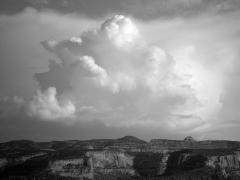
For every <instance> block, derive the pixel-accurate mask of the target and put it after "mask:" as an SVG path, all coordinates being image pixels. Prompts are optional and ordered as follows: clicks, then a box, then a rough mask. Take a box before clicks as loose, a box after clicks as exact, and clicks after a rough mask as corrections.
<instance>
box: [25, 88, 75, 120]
mask: <svg viewBox="0 0 240 180" xmlns="http://www.w3.org/2000/svg"><path fill="white" fill-rule="evenodd" d="M56 96H57V91H56V89H55V88H54V87H49V88H48V89H47V90H46V91H45V92H41V91H38V92H37V95H36V96H34V97H33V99H32V101H30V102H29V111H28V113H29V114H30V115H31V116H38V117H40V118H42V119H45V120H55V119H59V118H60V119H61V118H72V117H74V113H75V111H76V109H75V106H74V104H73V103H72V102H71V101H70V100H62V101H59V100H58V99H57V97H56Z"/></svg>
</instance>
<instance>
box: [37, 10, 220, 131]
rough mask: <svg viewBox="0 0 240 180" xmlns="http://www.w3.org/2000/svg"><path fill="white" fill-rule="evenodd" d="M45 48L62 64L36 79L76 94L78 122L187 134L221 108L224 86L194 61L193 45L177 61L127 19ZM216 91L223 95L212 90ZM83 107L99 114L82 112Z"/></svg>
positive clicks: (46, 44)
mask: <svg viewBox="0 0 240 180" xmlns="http://www.w3.org/2000/svg"><path fill="white" fill-rule="evenodd" d="M42 44H43V46H44V47H45V49H46V50H48V51H49V52H51V53H53V54H55V55H56V57H57V58H59V59H60V62H59V61H56V62H53V64H55V65H54V66H49V72H45V73H39V74H36V79H37V80H38V82H39V84H40V86H41V87H42V88H43V87H48V86H58V87H59V91H60V92H68V93H70V94H72V95H73V96H74V98H75V99H76V102H77V105H76V111H77V116H76V117H77V118H76V119H79V120H86V119H88V120H98V121H101V122H102V123H104V124H105V125H107V126H127V127H130V126H143V125H144V126H152V127H156V126H158V127H161V126H164V127H167V128H170V129H180V130H183V131H184V130H187V129H192V128H193V127H198V126H202V125H204V124H205V123H206V122H207V121H208V119H209V118H211V117H212V116H213V114H214V113H216V112H217V111H218V110H219V108H220V107H221V104H220V103H219V98H220V93H221V87H220V86H219V84H218V83H217V81H216V78H215V75H214V74H213V73H212V72H211V71H208V70H206V69H205V68H203V67H202V65H201V64H200V63H198V62H196V61H193V60H192V59H194V58H195V57H194V51H195V47H194V46H189V47H186V48H183V49H180V50H178V51H176V52H174V56H172V55H171V54H169V53H168V52H167V51H165V50H164V49H163V48H160V47H159V46H156V45H150V44H148V42H147V41H145V40H144V36H142V35H141V33H140V31H139V28H138V26H137V23H134V20H132V19H130V18H128V17H125V16H122V15H116V16H113V17H111V18H109V19H107V20H106V21H105V22H104V23H103V24H102V25H101V26H100V27H99V28H97V29H93V30H90V31H86V32H84V33H83V34H82V35H81V36H79V37H72V38H69V39H68V40H63V41H56V40H48V41H44V42H43V43H42ZM53 77H55V81H52V82H51V83H49V82H47V81H46V79H52V78H53ZM57 77H64V78H63V79H64V81H65V82H68V84H69V86H66V87H68V88H64V89H62V88H61V86H59V85H58V84H59V82H58V80H57V79H58V78H57ZM212 87H216V88H219V91H214V90H212V91H209V89H210V88H212ZM207 91H209V92H207ZM82 107H91V109H94V111H84V113H82V111H81V109H83V108H82ZM58 109H59V108H58Z"/></svg>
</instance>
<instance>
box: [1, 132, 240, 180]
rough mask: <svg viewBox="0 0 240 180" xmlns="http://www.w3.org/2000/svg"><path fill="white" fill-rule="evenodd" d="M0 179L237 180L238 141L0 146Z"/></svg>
mask: <svg viewBox="0 0 240 180" xmlns="http://www.w3.org/2000/svg"><path fill="white" fill-rule="evenodd" d="M0 179H1V180H10V179H11V180H15V179H16V180H18V179H19V180H32V179H34V180H55V179H56V180H58V179H60V180H76V179H78V180H79V179H86V180H87V179H96V180H140V179H146V180H240V142H236V141H195V140H194V139H192V138H191V137H187V138H185V139H184V140H182V141H179V140H166V139H154V140H151V141H150V142H146V141H143V140H141V139H138V138H136V137H132V136H125V137H123V138H119V139H97V140H86V141H80V140H69V141H52V142H33V141H28V140H21V141H10V142H6V143H1V144H0Z"/></svg>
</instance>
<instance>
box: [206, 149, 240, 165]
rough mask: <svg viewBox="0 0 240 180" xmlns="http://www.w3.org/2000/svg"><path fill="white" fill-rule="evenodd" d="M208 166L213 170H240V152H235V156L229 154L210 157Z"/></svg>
mask: <svg viewBox="0 0 240 180" xmlns="http://www.w3.org/2000/svg"><path fill="white" fill-rule="evenodd" d="M206 165H208V166H210V167H213V168H221V169H225V168H230V169H239V168H240V152H235V153H234V154H229V155H225V156H211V157H208V161H207V163H206Z"/></svg>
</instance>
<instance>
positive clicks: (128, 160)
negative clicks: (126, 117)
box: [49, 150, 135, 178]
mask: <svg viewBox="0 0 240 180" xmlns="http://www.w3.org/2000/svg"><path fill="white" fill-rule="evenodd" d="M133 159H134V157H133V156H131V155H129V154H127V153H125V152H120V151H107V150H104V151H89V152H86V153H85V154H84V156H83V157H81V158H75V159H65V160H54V161H51V162H50V163H49V168H50V170H51V172H52V173H54V174H58V175H60V176H66V177H87V178H93V177H94V174H97V173H103V174H107V173H122V174H129V175H135V170H134V168H133Z"/></svg>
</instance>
